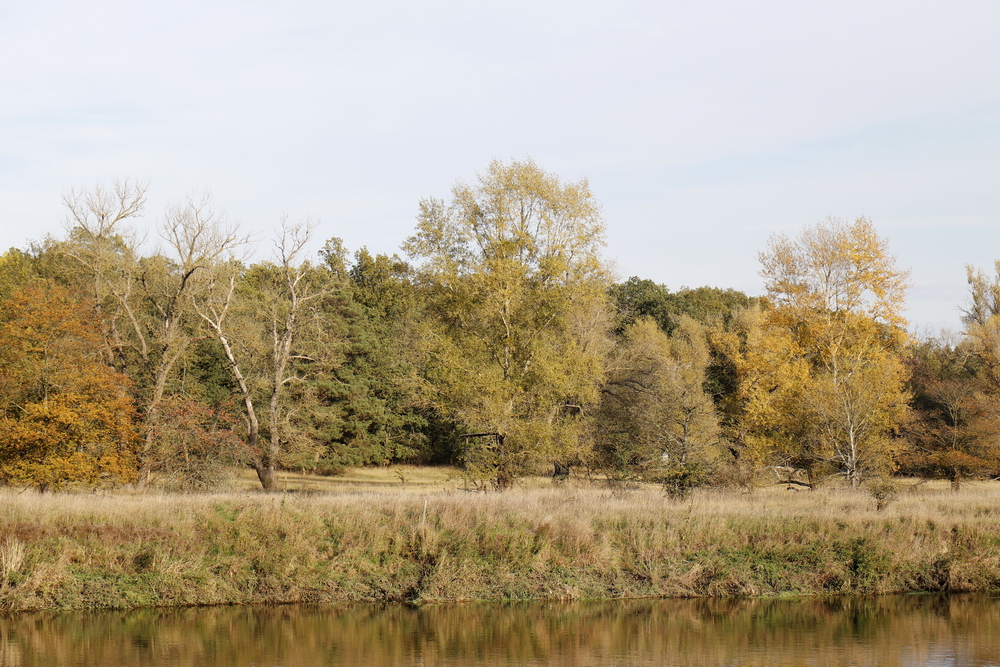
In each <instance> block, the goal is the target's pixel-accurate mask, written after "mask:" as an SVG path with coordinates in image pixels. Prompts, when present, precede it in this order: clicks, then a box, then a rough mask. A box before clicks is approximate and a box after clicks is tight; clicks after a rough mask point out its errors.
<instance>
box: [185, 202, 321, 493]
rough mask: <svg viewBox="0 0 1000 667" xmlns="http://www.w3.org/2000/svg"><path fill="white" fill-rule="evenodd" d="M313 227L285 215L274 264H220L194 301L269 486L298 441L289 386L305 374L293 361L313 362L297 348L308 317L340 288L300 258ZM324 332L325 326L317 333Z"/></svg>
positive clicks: (316, 316)
mask: <svg viewBox="0 0 1000 667" xmlns="http://www.w3.org/2000/svg"><path fill="white" fill-rule="evenodd" d="M314 228H315V226H314V225H313V224H310V223H302V224H289V223H288V222H287V221H286V220H283V221H282V224H281V228H280V230H279V235H278V239H277V241H276V243H275V247H276V255H277V256H276V260H277V261H276V262H275V263H266V264H258V265H255V266H253V267H251V268H250V269H245V268H244V267H242V266H241V265H239V264H236V263H229V264H228V265H220V266H219V267H218V271H217V272H216V274H215V276H214V285H215V288H214V289H209V290H206V291H204V292H203V293H199V294H195V295H194V299H193V302H194V304H195V308H196V310H197V312H198V314H199V315H200V316H201V318H202V320H203V321H204V322H205V323H206V324H207V325H208V326H209V328H210V329H211V330H212V332H213V333H214V335H215V337H216V339H218V341H219V343H220V344H221V345H222V349H223V350H224V352H225V355H226V359H227V360H228V362H229V368H230V371H231V372H232V375H233V378H234V379H235V380H236V384H237V386H238V387H239V391H240V394H241V399H242V401H243V405H244V409H245V412H246V419H247V446H248V449H249V450H250V452H251V456H252V457H253V458H252V460H251V465H252V466H253V467H254V469H255V470H256V472H257V477H258V479H259V480H260V483H261V486H262V487H263V488H264V489H267V490H271V489H274V488H277V468H278V466H279V465H280V464H281V463H282V461H284V460H285V459H286V458H287V457H288V455H289V448H290V447H292V446H293V445H294V444H295V443H294V440H295V436H294V433H293V432H292V430H291V429H290V428H289V422H290V416H291V415H290V409H289V407H288V405H287V396H288V387H289V385H290V384H291V383H293V382H297V381H301V379H302V378H301V377H300V375H299V374H298V373H297V372H296V369H295V368H293V361H294V360H295V359H296V358H298V359H301V360H308V357H306V356H305V355H302V354H299V353H298V351H297V346H298V345H299V344H300V343H301V341H302V338H303V335H304V333H305V332H306V330H307V329H308V328H309V325H310V322H315V320H316V319H321V317H322V316H321V314H320V313H319V311H318V308H317V306H318V302H319V301H320V300H321V299H322V298H323V297H325V296H327V295H329V294H330V293H331V292H332V291H333V290H334V289H336V285H337V283H336V282H335V281H333V280H332V276H331V275H330V273H329V272H328V271H324V270H323V269H321V268H319V267H316V266H314V265H312V264H311V263H309V262H308V261H304V260H303V259H302V255H303V254H304V253H305V250H306V246H307V245H308V243H309V241H310V240H311V238H312V232H313V229H314ZM322 329H323V327H322V324H321V323H320V324H319V326H318V327H317V330H318V331H321V330H322ZM261 408H263V409H264V413H263V414H262V410H261ZM262 417H263V418H264V420H266V421H265V423H264V424H262V423H261V422H262Z"/></svg>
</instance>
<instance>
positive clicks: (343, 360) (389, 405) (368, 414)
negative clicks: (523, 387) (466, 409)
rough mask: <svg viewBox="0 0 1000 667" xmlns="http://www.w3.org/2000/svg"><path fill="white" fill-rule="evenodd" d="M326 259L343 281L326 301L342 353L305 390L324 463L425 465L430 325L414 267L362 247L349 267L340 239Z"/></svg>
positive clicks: (329, 360)
mask: <svg viewBox="0 0 1000 667" xmlns="http://www.w3.org/2000/svg"><path fill="white" fill-rule="evenodd" d="M321 255H322V257H323V259H324V263H325V265H326V267H327V268H328V269H329V270H330V271H331V272H333V273H335V274H337V275H338V276H341V280H342V284H341V287H340V289H338V291H337V292H336V294H333V295H331V298H328V299H326V300H324V311H325V314H326V317H327V318H328V321H329V322H330V324H331V326H333V327H335V328H336V330H337V331H336V333H335V336H334V337H335V338H336V339H337V340H338V341H339V344H338V350H339V354H337V355H335V356H331V355H328V356H327V360H326V363H325V364H323V367H322V368H315V372H314V373H313V374H312V376H311V378H310V382H309V383H308V384H307V385H305V386H304V387H303V389H304V390H305V391H307V392H309V393H311V394H312V395H313V396H314V398H315V404H316V406H317V407H316V408H315V409H314V410H312V418H311V422H312V426H313V428H314V430H315V437H316V438H317V439H318V440H321V441H323V442H325V443H326V451H325V453H324V459H325V461H324V462H323V463H325V464H326V465H327V466H328V467H330V468H337V467H341V466H344V465H363V464H368V463H380V464H382V463H388V462H390V461H402V460H408V459H409V460H412V459H414V458H421V459H423V460H427V459H428V458H429V457H431V453H430V452H429V451H427V448H426V446H425V445H426V441H427V437H426V434H425V433H424V431H425V428H426V426H427V423H428V420H427V417H426V414H425V412H426V410H425V408H426V407H427V405H426V403H427V401H426V393H427V391H426V382H425V381H423V379H422V378H421V377H420V376H419V373H418V366H419V364H420V359H421V357H422V356H423V350H424V348H426V336H425V335H424V333H425V331H426V329H427V327H426V325H425V324H424V323H423V318H422V315H423V313H422V311H421V310H420V302H419V299H418V298H417V292H416V289H415V287H414V286H413V285H412V283H411V281H410V269H409V267H408V266H407V265H406V263H405V262H403V261H402V260H400V259H399V258H398V257H388V256H386V255H376V256H372V255H371V254H369V253H368V251H367V250H365V249H362V250H360V251H358V252H357V253H355V258H354V262H353V263H352V264H350V267H349V269H348V261H347V251H346V250H345V249H344V248H343V247H342V246H341V244H340V241H339V239H331V241H328V242H327V244H326V247H325V248H324V250H323V251H321ZM314 366H315V364H314Z"/></svg>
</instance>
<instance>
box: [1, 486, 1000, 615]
mask: <svg viewBox="0 0 1000 667" xmlns="http://www.w3.org/2000/svg"><path fill="white" fill-rule="evenodd" d="M283 484H285V485H286V488H290V490H291V491H292V492H286V493H276V494H264V493H260V492H251V491H238V492H231V493H218V494H198V495H165V494H155V493H147V494H142V493H137V492H136V493H132V494H72V493H66V494H37V493H32V492H22V493H17V492H13V491H2V492H0V503H2V505H0V506H2V509H0V577H2V580H0V606H3V607H5V608H7V609H38V608H83V607H136V606H155V605H188V604H217V603H259V602H299V601H308V602H332V601H384V600H411V601H436V600H456V599H494V600H496V599H529V598H559V599H583V598H607V597H655V596H713V597H729V596H774V595H786V594H840V593H858V592H864V593H888V592H904V591H916V590H925V591H926V590H948V591H958V590H963V591H983V590H995V589H998V588H1000V484H997V483H984V482H981V483H970V484H968V485H966V487H965V488H964V489H963V490H962V491H961V492H957V493H956V492H952V491H950V490H949V489H948V488H947V487H946V485H937V484H922V485H914V484H910V483H907V484H903V485H902V490H901V492H900V493H899V495H898V496H897V497H896V499H895V501H894V502H892V503H891V504H889V505H888V507H886V508H885V509H884V510H883V511H881V512H879V511H876V503H875V500H874V499H873V498H872V497H871V495H870V494H868V493H866V492H865V491H862V490H852V489H846V488H837V487H828V488H821V489H818V490H816V491H788V490H785V489H784V487H768V488H765V489H761V490H759V491H757V492H755V493H753V494H742V493H740V492H737V491H711V490H703V491H698V492H695V493H694V494H692V496H691V497H690V498H689V499H687V500H684V501H681V502H676V501H671V500H668V499H666V498H664V497H663V495H662V493H661V492H660V491H659V490H658V489H655V488H643V489H638V490H634V491H631V492H626V493H624V494H621V493H619V494H612V493H611V492H609V491H608V490H606V489H602V488H598V487H595V486H594V485H591V484H588V483H585V482H576V483H574V482H570V483H568V484H565V485H563V486H560V487H552V485H551V483H550V482H546V481H544V480H541V479H539V480H533V481H530V482H529V483H528V484H527V485H526V486H527V488H518V489H514V490H512V491H509V492H507V493H502V494H496V493H475V492H467V491H463V490H461V487H462V480H461V478H460V476H457V475H455V474H454V473H453V472H450V471H448V470H447V469H416V468H407V469H404V470H403V471H402V475H397V474H396V471H395V470H391V469H390V470H386V469H374V470H362V471H352V472H351V473H349V474H348V475H345V476H344V477H342V478H336V479H335V480H333V481H330V480H323V479H321V478H312V477H307V476H289V477H286V478H285V479H284V480H283ZM295 491H308V492H306V493H299V492H295Z"/></svg>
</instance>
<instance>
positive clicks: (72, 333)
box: [0, 281, 139, 490]
mask: <svg viewBox="0 0 1000 667" xmlns="http://www.w3.org/2000/svg"><path fill="white" fill-rule="evenodd" d="M0 340H3V341H4V345H3V347H2V348H0V356H2V364H0V480H3V482H4V483H6V484H25V485H30V486H35V487H37V488H40V489H43V490H44V489H50V488H59V487H61V486H64V485H66V484H69V483H83V484H88V485H96V484H116V483H122V482H131V481H134V480H135V479H136V477H137V474H138V467H137V463H138V459H137V455H136V454H137V448H138V442H139V438H138V434H137V432H136V428H135V411H134V409H133V406H132V401H131V398H130V397H129V395H128V392H127V386H128V381H127V379H126V378H125V377H124V376H123V375H121V374H120V373H117V372H116V371H114V370H113V369H112V368H111V367H110V366H108V365H107V364H106V363H104V361H103V359H102V341H101V337H100V334H99V332H98V330H97V325H96V323H95V318H94V317H93V312H92V311H91V310H89V309H88V308H86V307H85V306H83V305H82V304H80V303H79V302H77V301H75V300H74V299H73V298H72V297H71V295H70V294H69V293H68V292H67V291H66V290H64V289H62V288H60V287H58V286H56V285H54V284H51V283H48V282H41V281H40V282H36V283H34V284H29V285H28V286H26V287H23V288H21V289H18V290H16V291H14V293H13V294H11V296H10V297H9V298H8V299H6V300H5V301H4V302H3V303H2V304H0Z"/></svg>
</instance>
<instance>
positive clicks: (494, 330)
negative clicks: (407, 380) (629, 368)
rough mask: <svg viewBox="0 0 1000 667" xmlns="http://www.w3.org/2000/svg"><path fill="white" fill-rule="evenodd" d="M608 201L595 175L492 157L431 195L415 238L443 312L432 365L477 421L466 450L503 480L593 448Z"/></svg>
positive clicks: (446, 403) (458, 409)
mask: <svg viewBox="0 0 1000 667" xmlns="http://www.w3.org/2000/svg"><path fill="white" fill-rule="evenodd" d="M603 244H604V222H603V220H602V218H601V214H600V208H599V206H598V205H597V203H596V201H595V200H594V198H593V196H592V195H591V193H590V189H589V187H588V185H587V182H586V181H579V182H576V183H563V182H562V181H560V179H559V178H558V177H557V176H555V175H553V174H549V173H547V172H545V171H543V170H542V169H540V168H539V167H538V166H537V165H536V164H535V163H534V162H532V161H530V160H528V161H524V162H517V161H514V162H511V163H509V164H505V163H503V162H500V161H494V162H492V163H491V164H490V166H489V167H488V169H487V170H486V172H485V173H484V174H482V175H481V176H480V177H479V179H478V181H477V182H476V183H475V184H473V185H467V184H464V183H459V184H458V185H456V186H455V187H454V188H453V190H452V200H451V202H450V203H446V202H443V201H440V200H435V199H429V200H425V201H423V202H422V203H421V212H420V217H419V222H418V225H417V232H416V234H415V235H414V236H412V237H410V238H409V239H408V240H407V241H406V243H405V245H404V249H405V250H406V252H407V253H408V254H409V255H410V256H411V257H413V258H416V259H418V260H421V261H422V265H421V267H420V274H419V275H420V280H421V282H422V284H423V285H424V288H425V289H426V292H427V298H428V310H429V313H430V314H431V316H432V317H433V319H434V323H435V325H436V327H437V329H436V336H435V340H436V349H435V350H434V355H433V357H434V358H433V360H432V362H431V364H430V368H429V370H428V374H429V377H430V378H431V379H432V380H433V382H434V383H435V386H436V387H437V394H438V400H439V402H440V404H441V407H442V408H444V409H445V410H446V411H447V412H448V413H449V414H451V415H452V416H453V417H454V418H455V419H456V420H457V421H458V422H459V423H461V424H462V425H463V427H464V428H465V429H466V433H467V434H468V435H473V434H478V433H482V434H489V435H486V436H483V437H482V438H479V439H475V438H470V439H468V443H469V447H468V451H467V464H468V465H470V466H471V468H472V469H473V472H474V473H476V474H478V475H479V476H480V477H481V478H482V479H485V480H489V481H491V482H492V483H493V484H494V486H496V487H497V488H505V487H507V486H509V485H510V484H511V483H512V482H513V480H514V479H515V478H516V477H517V476H519V475H521V474H523V473H524V472H526V471H528V470H530V469H531V468H532V467H533V466H535V465H537V464H539V463H542V462H546V461H548V462H551V463H558V462H563V463H565V462H568V461H571V460H573V459H574V458H575V457H577V456H579V455H581V454H582V453H583V452H584V451H585V450H586V449H587V448H588V444H589V443H588V442H587V441H586V433H587V429H586V428H585V427H584V423H583V422H584V419H585V413H586V406H588V405H590V404H593V403H595V402H596V400H597V392H598V388H599V387H600V383H601V378H602V359H603V355H604V353H605V351H606V345H607V336H606V333H607V330H608V328H609V318H608V307H607V297H606V295H605V290H606V288H607V286H608V284H609V280H608V275H607V273H606V271H605V269H604V266H603V265H602V263H601V259H600V256H599V250H600V248H601V246H602V245H603Z"/></svg>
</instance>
